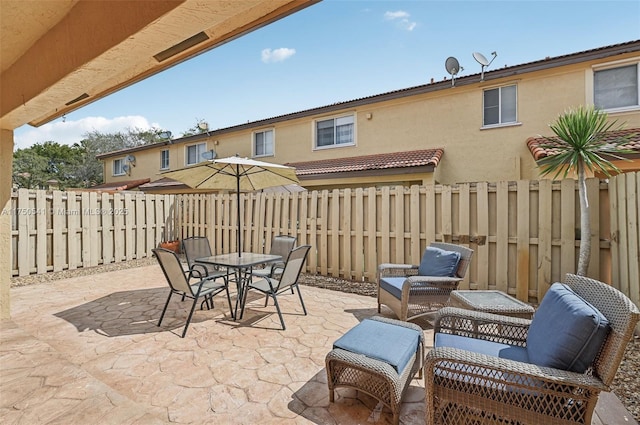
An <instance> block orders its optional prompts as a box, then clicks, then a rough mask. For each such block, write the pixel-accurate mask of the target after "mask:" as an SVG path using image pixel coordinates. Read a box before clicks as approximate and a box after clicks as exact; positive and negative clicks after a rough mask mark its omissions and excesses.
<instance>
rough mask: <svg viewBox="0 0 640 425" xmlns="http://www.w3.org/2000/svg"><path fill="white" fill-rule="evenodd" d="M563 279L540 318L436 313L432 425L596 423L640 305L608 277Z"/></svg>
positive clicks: (429, 381)
mask: <svg viewBox="0 0 640 425" xmlns="http://www.w3.org/2000/svg"><path fill="white" fill-rule="evenodd" d="M565 282H566V284H565V285H562V284H559V283H558V284H554V285H552V287H551V289H550V290H549V291H548V292H547V294H546V295H545V297H544V299H543V300H542V302H541V304H540V306H539V308H538V310H537V312H536V314H535V315H534V317H533V320H527V319H522V318H514V317H507V316H499V315H495V314H490V313H482V312H475V311H470V310H462V309H458V308H453V307H446V308H444V309H442V310H440V311H439V312H438V315H437V319H436V322H435V343H434V346H435V348H434V349H433V350H431V351H430V352H429V353H428V354H427V356H426V360H425V389H426V400H427V424H459V423H474V424H569V423H580V424H591V419H592V415H593V411H594V408H595V405H596V402H597V400H598V395H599V393H600V392H601V391H608V390H609V385H610V384H611V382H612V380H613V378H614V376H615V374H616V371H617V369H618V366H619V365H620V361H621V359H622V357H623V355H624V351H625V347H626V345H627V343H628V342H629V340H630V338H631V336H632V334H633V331H634V327H635V325H636V323H637V322H638V318H639V317H640V312H639V311H638V308H637V307H636V306H635V305H634V304H633V303H632V302H631V301H630V300H629V299H628V298H627V297H626V296H625V295H624V294H622V293H621V292H620V291H618V290H616V289H615V288H613V287H611V286H609V285H607V284H604V283H602V282H599V281H597V280H593V279H589V278H586V277H582V276H576V275H571V274H568V275H567V277H566V279H565ZM555 287H557V288H558V289H555ZM563 291H564V293H563ZM567 300H569V301H567ZM585 301H586V302H585ZM570 303H573V304H570ZM578 304H579V305H580V307H579V308H578V307H577V305H578ZM567 307H570V308H567ZM554 309H555V310H554ZM580 310H582V311H580ZM602 317H604V318H605V319H602ZM541 322H542V324H541ZM607 322H608V323H607ZM585 324H588V326H585ZM545 327H546V328H545ZM596 328H597V330H596ZM603 329H604V330H603ZM541 330H542V332H541ZM602 330H603V331H602ZM601 331H602V332H601ZM534 333H535V334H537V335H536V336H535V337H534V335H533V334H534ZM446 341H448V342H446ZM469 344H471V345H472V346H474V347H475V348H473V349H472V350H471V351H470V350H469V349H463V348H460V347H461V346H466V347H469ZM487 347H493V348H492V349H491V350H494V354H490V353H488V352H487V351H488V350H487ZM496 347H498V350H496V349H495V348H496ZM534 357H535V362H532V359H534ZM569 360H571V361H569ZM557 366H560V367H557Z"/></svg>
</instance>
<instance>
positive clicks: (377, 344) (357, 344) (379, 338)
mask: <svg viewBox="0 0 640 425" xmlns="http://www.w3.org/2000/svg"><path fill="white" fill-rule="evenodd" d="M419 341H420V333H419V332H418V331H416V330H413V329H409V328H405V327H404V326H396V325H393V324H390V323H384V322H378V321H376V320H370V319H365V320H363V321H362V322H360V323H359V324H358V325H356V326H355V327H353V328H351V329H350V330H349V331H347V333H345V334H344V335H342V336H341V337H340V338H338V340H336V342H334V343H333V348H341V349H343V350H346V351H350V352H352V353H357V354H362V355H363V356H366V357H369V358H370V359H376V360H380V361H382V362H384V363H387V364H389V365H391V366H392V367H393V368H394V369H395V370H396V372H398V374H401V373H402V371H403V370H404V369H405V367H407V365H408V363H409V360H411V357H412V356H413V355H414V354H415V353H416V351H417V350H418V343H419Z"/></svg>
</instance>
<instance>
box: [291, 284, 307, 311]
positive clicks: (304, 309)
mask: <svg viewBox="0 0 640 425" xmlns="http://www.w3.org/2000/svg"><path fill="white" fill-rule="evenodd" d="M295 286H296V289H297V290H298V297H299V298H300V304H302V311H304V315H305V316H306V315H307V307H305V305H304V301H302V292H300V286H299V285H298V284H297V283H296V284H295ZM291 292H293V285H291Z"/></svg>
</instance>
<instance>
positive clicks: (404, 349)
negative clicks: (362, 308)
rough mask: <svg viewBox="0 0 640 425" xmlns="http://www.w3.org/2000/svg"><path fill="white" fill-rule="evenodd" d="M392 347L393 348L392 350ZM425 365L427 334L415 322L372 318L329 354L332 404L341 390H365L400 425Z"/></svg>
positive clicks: (336, 344) (343, 337)
mask: <svg viewBox="0 0 640 425" xmlns="http://www.w3.org/2000/svg"><path fill="white" fill-rule="evenodd" d="M390 347H393V348H392V349H390ZM423 362H424V334H423V332H422V328H420V327H419V326H418V325H416V324H413V323H407V322H402V321H399V320H394V319H387V318H384V317H371V318H369V319H366V320H364V321H362V323H360V324H358V325H356V326H355V327H354V328H352V329H351V330H350V331H348V332H347V333H346V334H345V335H344V336H342V337H341V338H339V339H338V340H337V341H336V342H335V343H334V346H333V349H332V350H331V351H330V352H329V354H327V357H326V367H327V382H328V385H329V401H330V402H333V401H334V390H335V389H336V388H337V387H349V388H354V389H356V390H359V391H363V392H365V393H367V394H369V395H370V396H372V397H375V398H376V399H377V400H379V401H380V402H382V403H383V404H384V405H385V406H387V407H388V408H389V409H391V412H392V413H393V423H394V424H398V423H399V422H400V402H401V400H402V396H403V395H404V393H405V391H406V389H407V388H408V387H409V383H410V382H411V379H413V377H414V376H415V374H416V372H419V375H418V377H419V378H421V377H422V367H423Z"/></svg>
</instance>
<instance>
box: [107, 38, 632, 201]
mask: <svg viewBox="0 0 640 425" xmlns="http://www.w3.org/2000/svg"><path fill="white" fill-rule="evenodd" d="M639 66H640V41H631V42H627V43H623V44H618V45H613V46H606V47H602V48H597V49H593V50H589V51H584V52H578V53H572V54H568V55H564V56H559V57H554V58H547V59H544V60H540V61H536V62H531V63H526V64H521V65H517V66H510V67H504V68H501V69H496V70H491V71H488V72H485V73H484V78H483V79H482V78H481V77H482V76H481V74H480V73H478V74H474V75H469V76H464V77H459V78H456V80H455V84H452V82H451V80H445V81H439V82H431V83H428V84H424V85H421V86H417V87H410V88H406V89H400V90H397V91H393V92H388V93H382V94H378V95H373V96H369V97H365V98H361V99H355V100H350V101H345V102H341V103H337V104H332V105H328V106H321V107H318V108H313V109H309V110H305V111H298V112H292V113H290V114H287V115H283V116H278V117H272V118H267V119H264V120H259V121H255V122H250V123H246V124H241V125H237V126H232V127H228V128H223V129H218V130H215V131H209V132H205V133H203V134H199V135H195V136H190V137H184V138H179V139H175V140H170V141H167V142H165V143H159V144H155V145H147V146H141V147H137V148H133V149H127V150H122V151H118V152H111V153H108V154H104V155H101V156H100V157H99V158H100V159H102V160H103V161H104V175H105V181H106V185H105V186H107V187H114V186H118V185H123V184H124V185H128V186H127V187H131V185H130V184H129V183H130V182H131V181H138V182H139V181H140V180H141V179H149V180H150V183H147V184H144V185H142V186H140V189H142V190H146V191H151V192H184V191H189V190H188V188H185V187H184V186H182V185H176V184H171V182H167V181H166V180H165V179H162V174H161V173H162V171H164V170H174V169H177V168H182V167H185V166H189V165H193V164H195V163H197V162H199V161H203V160H206V158H207V154H204V153H205V152H211V151H213V152H215V153H216V155H217V156H218V157H226V156H231V155H235V154H239V155H241V156H247V157H252V158H256V159H261V160H264V161H268V162H275V163H280V164H289V165H292V166H295V167H296V168H297V170H298V176H299V178H300V180H301V183H302V185H303V186H305V187H307V188H308V189H323V188H341V187H354V186H371V185H391V184H404V185H410V184H425V183H433V182H438V183H457V182H474V181H498V180H520V179H536V178H539V177H540V170H539V168H538V167H537V165H536V162H535V159H534V154H533V153H532V150H533V148H532V147H531V144H528V143H527V142H528V141H529V140H530V139H531V138H536V137H539V136H540V135H542V136H552V135H553V134H552V133H551V131H550V130H549V127H548V126H549V124H550V123H551V122H552V121H554V120H555V119H556V118H557V116H558V115H559V114H561V113H562V112H563V111H565V110H567V109H568V108H571V107H577V106H579V105H595V106H596V107H598V108H600V109H604V110H605V111H607V112H608V114H609V117H610V119H612V120H614V119H615V120H618V121H619V122H620V123H626V128H630V129H633V128H640V104H639V101H638V90H639V89H638V87H639V83H638V78H639V77H638V75H639V74H640V72H639ZM638 134H640V130H639V131H638ZM639 140H640V135H638V136H633V140H632V141H631V144H630V146H631V147H632V149H634V150H636V151H637V152H638V153H639V154H640V143H639V142H638V141H639ZM203 154H204V155H203ZM630 156H631V157H632V158H633V157H634V156H636V157H637V155H630ZM209 157H210V156H209ZM617 165H618V166H620V167H621V168H623V169H625V170H638V169H640V164H639V163H638V162H637V161H635V162H618V163H617ZM160 179H162V180H160ZM158 180H160V181H158ZM154 182H157V183H154Z"/></svg>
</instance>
